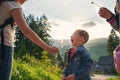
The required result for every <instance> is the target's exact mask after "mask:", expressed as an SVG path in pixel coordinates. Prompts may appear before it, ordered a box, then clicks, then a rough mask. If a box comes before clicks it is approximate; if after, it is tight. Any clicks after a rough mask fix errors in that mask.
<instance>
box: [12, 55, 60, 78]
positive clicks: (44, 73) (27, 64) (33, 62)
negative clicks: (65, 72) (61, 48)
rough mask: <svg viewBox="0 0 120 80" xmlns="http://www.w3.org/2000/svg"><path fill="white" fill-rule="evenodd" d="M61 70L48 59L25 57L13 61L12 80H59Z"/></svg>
mask: <svg viewBox="0 0 120 80" xmlns="http://www.w3.org/2000/svg"><path fill="white" fill-rule="evenodd" d="M61 75H62V70H61V69H60V68H59V67H58V66H57V65H56V64H54V65H53V64H51V61H50V59H43V60H37V59H35V57H33V56H32V57H31V56H30V55H28V54H27V55H25V56H23V57H22V58H21V59H20V58H18V59H16V60H14V64H13V71H12V80H59V79H60V78H61Z"/></svg>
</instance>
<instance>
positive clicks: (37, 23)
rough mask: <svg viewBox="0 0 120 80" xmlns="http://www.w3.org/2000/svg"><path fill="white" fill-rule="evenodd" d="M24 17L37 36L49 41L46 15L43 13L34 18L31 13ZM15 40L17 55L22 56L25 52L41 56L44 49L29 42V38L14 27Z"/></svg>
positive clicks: (48, 24)
mask: <svg viewBox="0 0 120 80" xmlns="http://www.w3.org/2000/svg"><path fill="white" fill-rule="evenodd" d="M25 18H26V21H27V23H28V25H29V26H30V28H31V29H32V30H34V31H35V32H36V33H37V34H38V36H40V38H41V39H42V40H44V41H45V42H46V43H48V44H49V43H50V40H49V38H50V37H51V36H50V35H49V32H50V29H49V28H50V27H51V26H50V23H49V22H48V19H47V17H46V16H45V15H44V14H43V15H42V16H41V17H40V18H38V17H37V18H36V20H35V18H34V16H33V15H29V16H27V17H25ZM15 30H16V37H15V38H16V41H15V53H16V54H17V55H18V56H22V55H24V54H26V53H29V54H30V55H34V56H41V53H42V52H43V51H44V50H43V49H42V48H40V47H39V46H37V45H35V44H34V43H33V42H31V41H30V40H29V39H27V38H26V37H24V36H23V34H22V33H21V31H20V30H19V29H18V28H17V27H16V28H15Z"/></svg>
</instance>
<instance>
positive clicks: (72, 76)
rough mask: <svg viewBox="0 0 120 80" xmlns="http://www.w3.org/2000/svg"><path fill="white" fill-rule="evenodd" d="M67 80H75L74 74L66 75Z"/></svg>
mask: <svg viewBox="0 0 120 80" xmlns="http://www.w3.org/2000/svg"><path fill="white" fill-rule="evenodd" d="M67 80H75V76H74V74H71V75H68V76H67Z"/></svg>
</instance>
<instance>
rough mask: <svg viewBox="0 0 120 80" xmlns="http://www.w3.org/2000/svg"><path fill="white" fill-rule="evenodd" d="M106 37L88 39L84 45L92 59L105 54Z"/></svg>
mask: <svg viewBox="0 0 120 80" xmlns="http://www.w3.org/2000/svg"><path fill="white" fill-rule="evenodd" d="M107 40H108V39H107V38H99V39H94V40H90V41H89V42H88V43H87V44H86V45H85V46H86V48H87V49H88V50H89V52H90V53H91V56H92V58H93V59H94V61H98V59H99V57H100V56H106V55H108V53H107Z"/></svg>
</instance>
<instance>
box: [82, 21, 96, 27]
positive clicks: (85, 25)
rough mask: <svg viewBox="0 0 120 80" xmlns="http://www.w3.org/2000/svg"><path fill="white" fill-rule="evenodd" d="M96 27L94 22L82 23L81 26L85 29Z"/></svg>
mask: <svg viewBox="0 0 120 80" xmlns="http://www.w3.org/2000/svg"><path fill="white" fill-rule="evenodd" d="M95 25H96V23H95V22H92V21H89V22H86V23H83V24H82V26H83V27H85V28H91V27H94V26H95Z"/></svg>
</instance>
